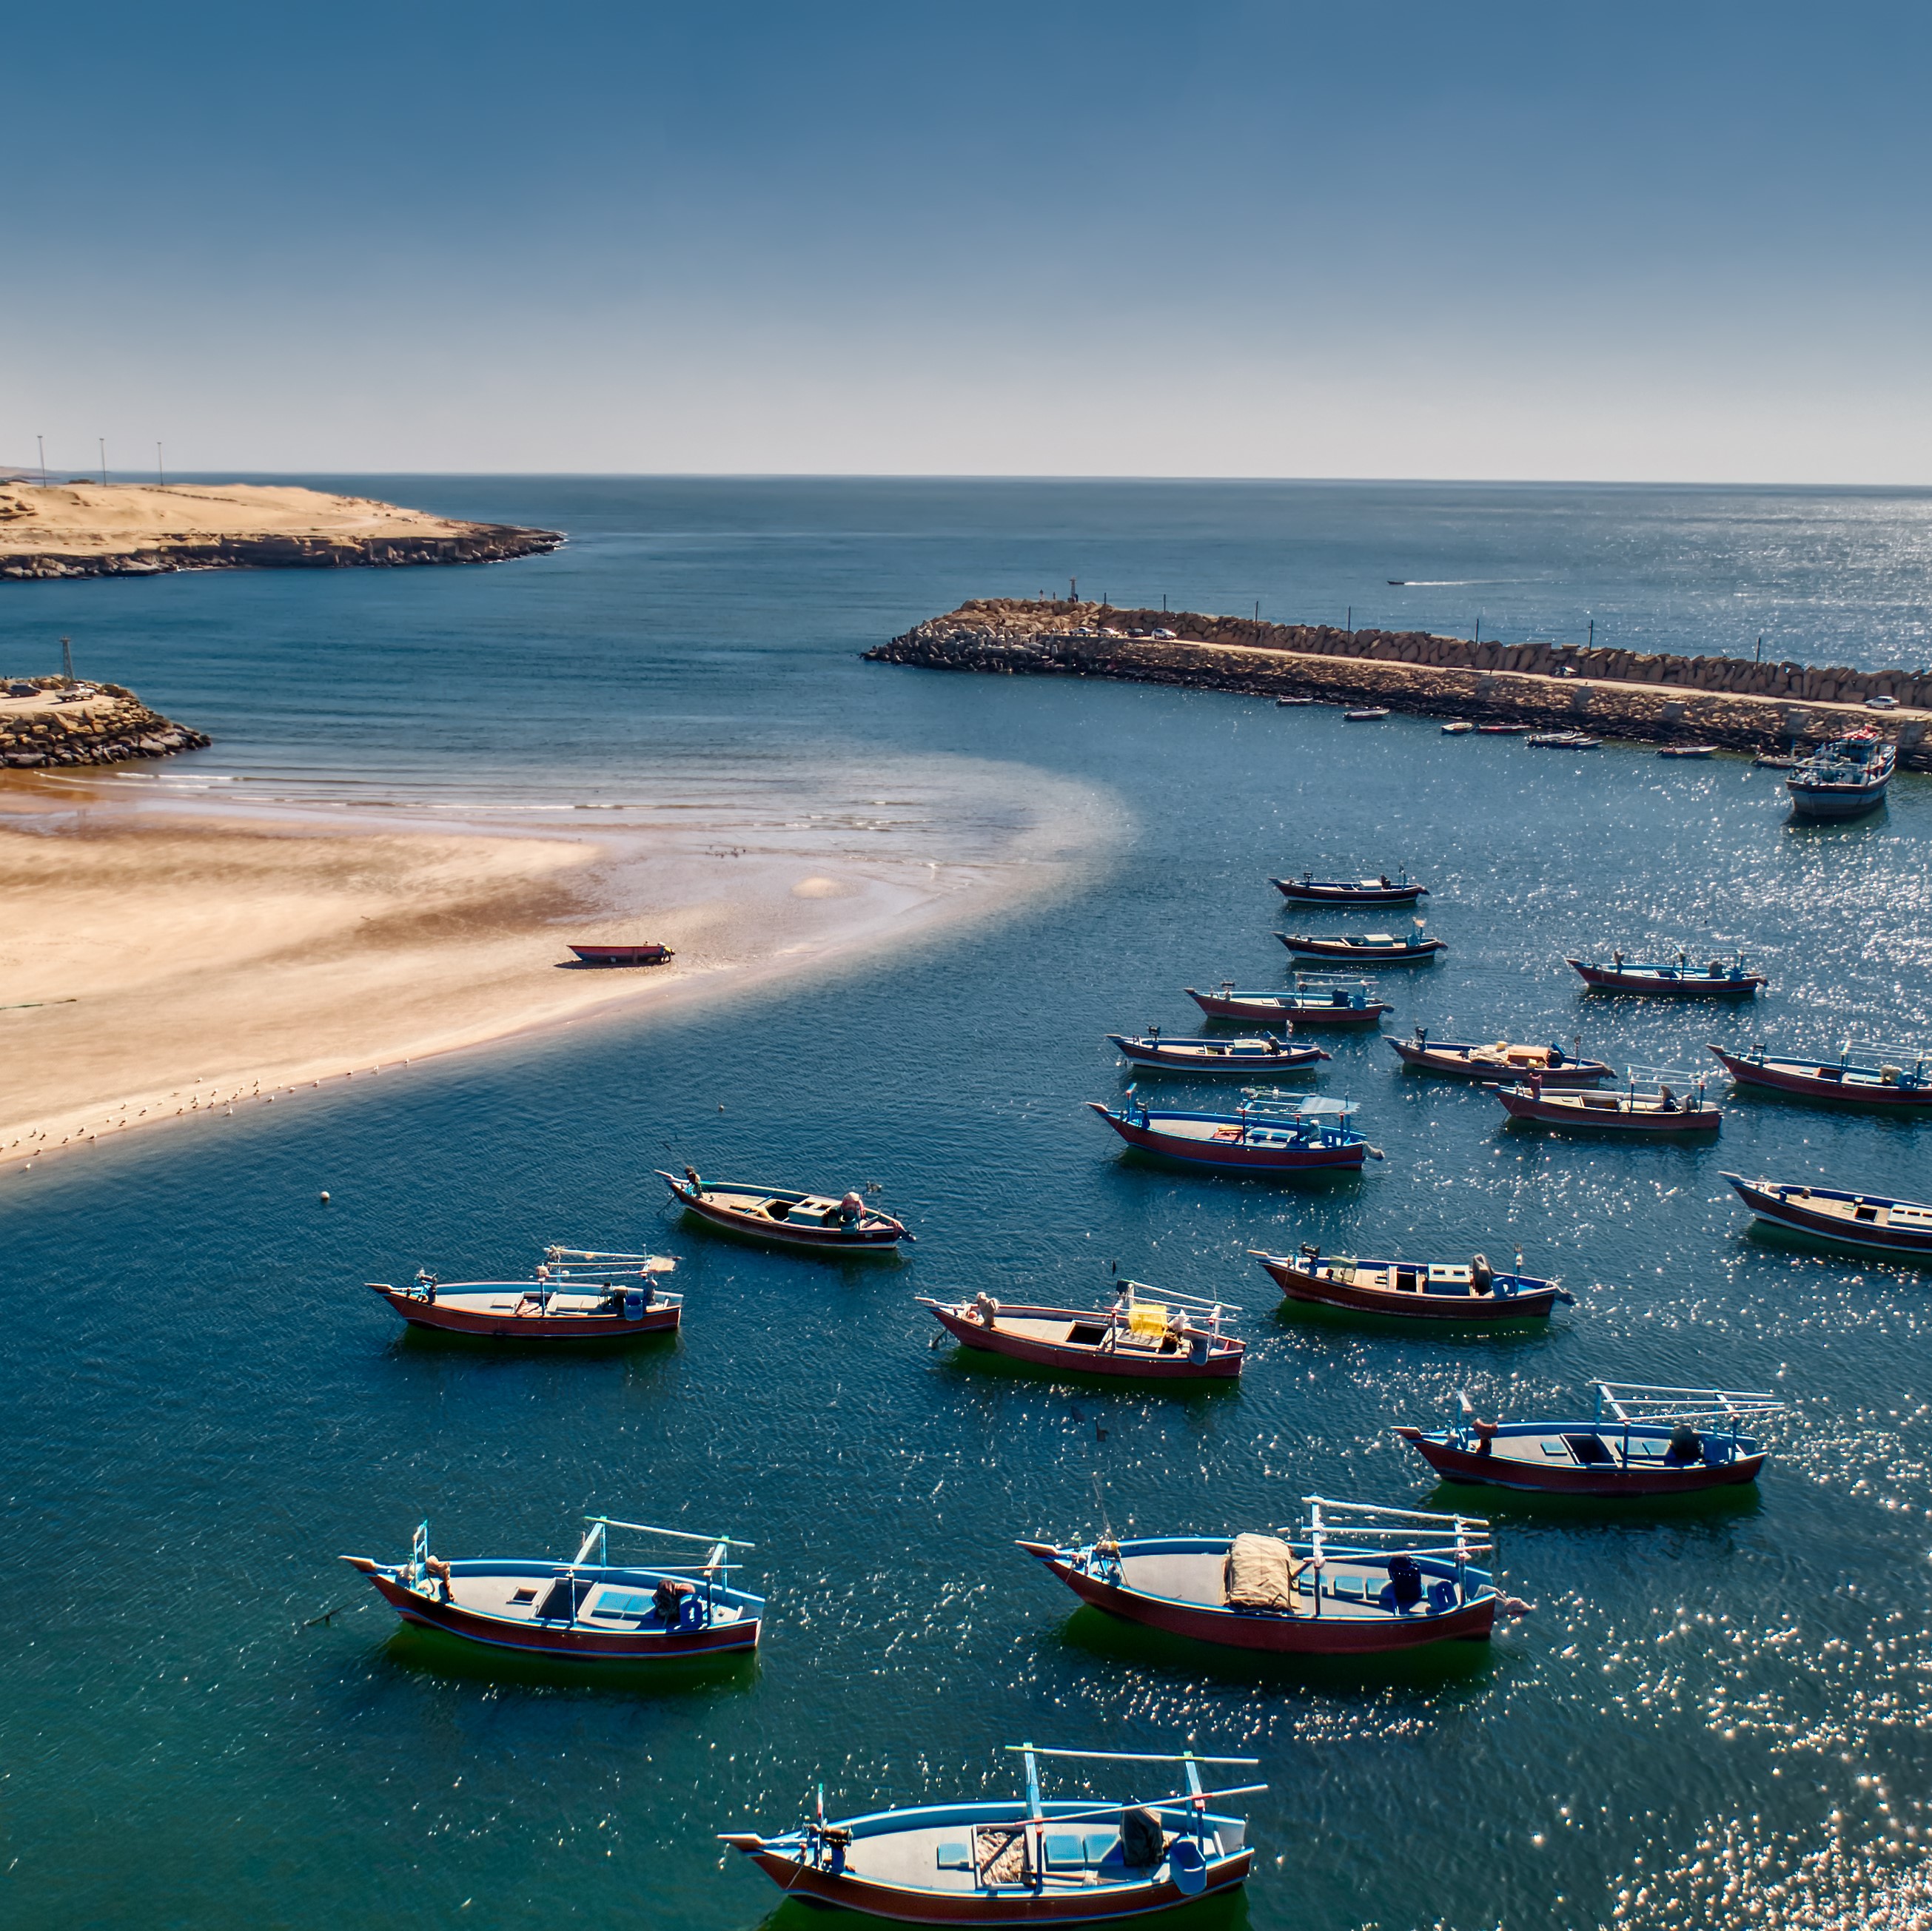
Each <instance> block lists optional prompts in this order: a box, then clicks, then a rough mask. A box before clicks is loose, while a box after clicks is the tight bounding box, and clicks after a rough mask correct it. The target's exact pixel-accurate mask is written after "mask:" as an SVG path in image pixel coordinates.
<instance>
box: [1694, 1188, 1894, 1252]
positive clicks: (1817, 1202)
mask: <svg viewBox="0 0 1932 1931" xmlns="http://www.w3.org/2000/svg"><path fill="white" fill-rule="evenodd" d="M1724 1179H1725V1180H1726V1181H1727V1183H1729V1184H1730V1186H1731V1187H1732V1188H1733V1189H1735V1190H1736V1194H1737V1196H1738V1198H1739V1199H1740V1200H1741V1201H1743V1202H1744V1204H1745V1206H1747V1207H1749V1208H1750V1209H1751V1212H1752V1213H1754V1214H1755V1215H1756V1216H1757V1218H1758V1219H1760V1220H1762V1221H1766V1222H1769V1223H1770V1224H1771V1225H1772V1226H1774V1227H1782V1228H1785V1229H1787V1231H1790V1232H1791V1233H1793V1234H1812V1235H1814V1236H1815V1237H1817V1239H1819V1240H1823V1241H1826V1242H1829V1243H1830V1244H1831V1245H1832V1246H1835V1247H1845V1248H1849V1249H1852V1251H1854V1252H1858V1253H1861V1254H1888V1255H1894V1256H1895V1257H1897V1258H1900V1259H1906V1260H1920V1261H1928V1262H1932V1206H1928V1205H1927V1204H1925V1203H1924V1201H1913V1200H1894V1199H1892V1198H1891V1197H1890V1196H1889V1195H1885V1194H1874V1193H1846V1192H1841V1190H1840V1189H1838V1188H1836V1187H1814V1186H1805V1185H1802V1184H1801V1183H1799V1182H1796V1181H1793V1180H1746V1179H1745V1178H1744V1177H1743V1176H1742V1174H1725V1175H1724Z"/></svg>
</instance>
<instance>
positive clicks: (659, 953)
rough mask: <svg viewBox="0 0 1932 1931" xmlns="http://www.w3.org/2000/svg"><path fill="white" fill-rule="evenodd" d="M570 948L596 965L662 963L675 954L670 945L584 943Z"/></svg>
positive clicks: (585, 962) (584, 960) (587, 962)
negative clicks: (584, 944)
mask: <svg viewBox="0 0 1932 1931" xmlns="http://www.w3.org/2000/svg"><path fill="white" fill-rule="evenodd" d="M566 943H568V942H567V941H566ZM570 949H571V951H572V952H574V953H575V954H576V955H577V957H578V958H580V959H581V960H582V961H583V963H584V964H586V965H597V966H640V965H662V964H664V962H665V961H667V960H668V959H674V958H676V956H677V955H676V953H675V952H673V951H672V950H671V949H670V946H657V945H615V946H601V945H586V946H571V948H570Z"/></svg>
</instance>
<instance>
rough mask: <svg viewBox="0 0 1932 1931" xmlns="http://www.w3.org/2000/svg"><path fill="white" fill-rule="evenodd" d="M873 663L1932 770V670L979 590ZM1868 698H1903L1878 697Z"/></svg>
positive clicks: (882, 650)
mask: <svg viewBox="0 0 1932 1931" xmlns="http://www.w3.org/2000/svg"><path fill="white" fill-rule="evenodd" d="M865 655H866V656H867V657H868V658H870V659H871V661H874V662H877V663H885V664H920V665H923V666H926V667H929V668H930V669H934V670H977V671H982V672H990V673H995V674H1001V675H1007V676H1013V675H1030V676H1076V677H1112V678H1121V679H1127V680H1130V681H1131V682H1136V683H1145V684H1178V685H1185V686H1187V687H1188V688H1193V689H1204V690H1218V691H1239V692H1241V693H1244V694H1247V695H1250V696H1253V697H1314V698H1317V699H1319V700H1322V701H1324V702H1327V703H1337V704H1370V703H1373V704H1382V705H1386V706H1388V708H1389V709H1391V710H1399V711H1408V712H1416V713H1419V714H1421V715H1424V716H1429V717H1445V718H1471V719H1473V720H1475V721H1477V722H1478V723H1483V724H1535V725H1537V726H1538V727H1548V728H1550V729H1553V730H1555V729H1566V728H1577V729H1587V730H1589V732H1590V733H1592V735H1593V736H1600V737H1619V738H1632V739H1640V740H1641V741H1643V742H1649V743H1658V744H1670V743H1693V742H1697V743H1706V744H1716V745H1723V746H1725V747H1726V748H1729V749H1731V750H1735V751H1761V750H1764V749H1766V748H1769V747H1772V746H1774V745H1783V744H1785V743H1787V742H1791V741H1793V740H1796V742H1799V743H1800V744H1816V743H1819V742H1822V741H1823V740H1824V739H1826V738H1829V737H1835V736H1841V735H1842V734H1843V733H1845V732H1846V731H1848V730H1858V729H1861V728H1863V727H1867V726H1875V727H1877V728H1878V729H1879V730H1882V731H1883V732H1884V733H1885V735H1886V736H1889V737H1892V738H1894V739H1896V740H1897V744H1898V747H1899V762H1900V764H1901V765H1903V766H1906V767H1907V768H1908V769H1915V770H1920V771H1926V770H1932V671H1926V670H1917V671H1907V670H1852V669H1849V668H1846V667H1828V668H1825V669H1822V670H1821V669H1820V668H1818V667H1816V666H1814V665H1810V664H1796V663H1791V662H1781V663H1778V664H1760V663H1757V662H1754V661H1752V660H1751V659H1750V658H1733V657H1697V656H1677V655H1670V654H1667V653H1658V654H1646V653H1643V652H1634V651H1628V650H1612V649H1596V650H1591V649H1584V648H1583V647H1582V646H1577V645H1574V644H1552V643H1518V644H1496V643H1475V642H1474V641H1472V640H1469V639H1468V638H1464V637H1441V636H1437V635H1436V634H1433V633H1430V632H1426V631H1344V630H1340V629H1337V628H1333V627H1331V626H1327V625H1308V624H1274V623H1258V622H1255V621H1253V619H1249V618H1247V617H1226V616H1204V615H1202V614H1201V613H1199V612H1195V611H1175V612H1172V613H1170V612H1168V611H1165V610H1116V609H1114V608H1112V607H1110V606H1108V605H1105V604H1088V603H1070V602H1067V601H1057V602H1056V601H1040V602H1036V601H1030V600H1022V599H1018V598H974V600H972V601H970V602H968V603H965V604H961V605H960V607H959V608H958V609H957V610H952V611H950V612H948V613H947V614H946V615H945V616H939V617H933V618H931V619H928V621H927V622H924V623H922V624H918V625H915V626H914V627H913V628H912V629H910V630H909V631H906V632H905V633H904V635H903V636H900V637H894V638H893V639H892V641H891V642H890V643H885V644H881V645H880V646H878V648H877V649H874V650H870V651H868V652H866V653H865ZM1870 697H1878V698H1881V699H1884V698H1889V699H1890V700H1891V703H1892V706H1895V707H1896V708H1890V707H1888V708H1886V709H1882V710H1874V709H1870V708H1868V707H1867V703H1866V701H1865V700H1867V698H1870Z"/></svg>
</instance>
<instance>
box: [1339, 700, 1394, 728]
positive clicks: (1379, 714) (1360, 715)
mask: <svg viewBox="0 0 1932 1931" xmlns="http://www.w3.org/2000/svg"><path fill="white" fill-rule="evenodd" d="M1387 716H1388V711H1387V709H1385V708H1384V707H1383V706H1382V705H1380V704H1365V705H1364V706H1362V707H1361V709H1359V710H1355V711H1344V712H1343V713H1342V721H1343V723H1344V724H1379V723H1381V721H1382V719H1383V718H1385V717H1387Z"/></svg>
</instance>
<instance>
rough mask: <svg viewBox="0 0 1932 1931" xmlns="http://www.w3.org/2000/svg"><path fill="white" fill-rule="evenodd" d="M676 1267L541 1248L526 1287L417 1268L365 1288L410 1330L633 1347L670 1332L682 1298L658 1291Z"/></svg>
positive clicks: (642, 1258) (651, 1257) (661, 1261)
mask: <svg viewBox="0 0 1932 1931" xmlns="http://www.w3.org/2000/svg"><path fill="white" fill-rule="evenodd" d="M676 1265H677V1263H676V1261H673V1260H670V1259H669V1258H667V1257H665V1256H664V1255H661V1254H606V1253H601V1252H598V1250H597V1249H595V1248H589V1247H547V1248H545V1249H544V1258H543V1259H542V1260H541V1261H540V1262H539V1263H538V1267H537V1270H536V1275H535V1279H532V1280H528V1281H449V1282H445V1281H443V1280H440V1279H438V1278H437V1276H435V1275H434V1274H432V1273H430V1272H429V1271H428V1269H427V1268H419V1270H417V1273H416V1279H415V1280H414V1281H413V1282H411V1283H410V1285H409V1286H407V1288H396V1287H392V1286H391V1285H389V1283H388V1282H386V1281H369V1282H365V1283H364V1285H365V1286H366V1287H368V1289H369V1291H370V1292H371V1294H380V1296H381V1297H382V1298H383V1300H385V1301H386V1302H387V1303H389V1306H391V1307H392V1308H394V1309H395V1311H396V1312H397V1313H398V1314H399V1315H401V1316H402V1318H404V1320H405V1321H407V1322H408V1323H409V1324H410V1326H411V1327H419V1328H430V1329H434V1330H436V1331H437V1333H442V1334H469V1335H475V1336H478V1337H479V1338H481V1339H485V1340H490V1341H511V1342H517V1344H518V1345H523V1344H525V1343H528V1344H529V1345H533V1346H544V1347H547V1346H550V1345H553V1344H559V1343H561V1344H563V1345H568V1344H570V1343H571V1342H585V1341H599V1342H607V1341H632V1340H637V1339H642V1338H643V1336H646V1335H650V1334H663V1333H667V1332H668V1331H669V1330H670V1329H672V1328H674V1327H676V1326H677V1325H678V1324H679V1321H680V1320H681V1318H682V1315H683V1312H684V1297H683V1296H682V1294H667V1293H665V1292H664V1290H663V1288H662V1287H661V1285H660V1284H661V1282H662V1281H663V1279H664V1277H665V1276H667V1275H668V1274H669V1273H670V1272H671V1270H673V1268H674V1267H676Z"/></svg>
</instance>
